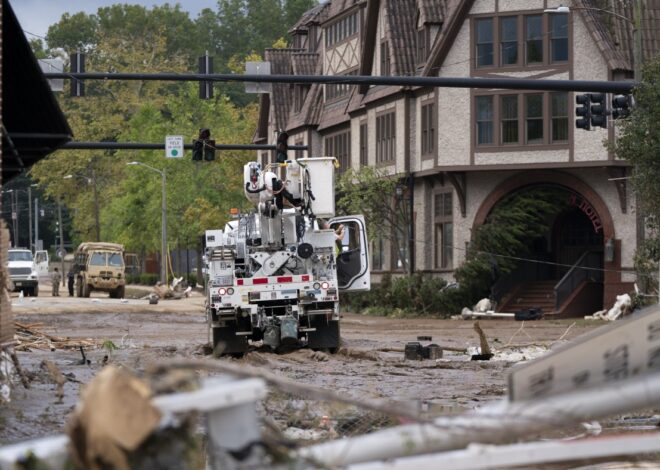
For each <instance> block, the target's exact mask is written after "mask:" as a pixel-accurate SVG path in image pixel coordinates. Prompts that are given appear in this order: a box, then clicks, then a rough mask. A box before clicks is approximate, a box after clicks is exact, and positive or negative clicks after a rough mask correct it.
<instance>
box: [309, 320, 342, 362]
mask: <svg viewBox="0 0 660 470" xmlns="http://www.w3.org/2000/svg"><path fill="white" fill-rule="evenodd" d="M311 326H312V327H313V328H316V331H310V332H309V333H308V334H307V346H308V347H310V348H312V349H314V350H320V349H327V350H328V352H330V354H335V353H336V352H337V351H338V350H339V341H340V339H339V321H337V320H327V319H326V318H325V317H323V316H321V315H319V316H316V317H312V321H311Z"/></svg>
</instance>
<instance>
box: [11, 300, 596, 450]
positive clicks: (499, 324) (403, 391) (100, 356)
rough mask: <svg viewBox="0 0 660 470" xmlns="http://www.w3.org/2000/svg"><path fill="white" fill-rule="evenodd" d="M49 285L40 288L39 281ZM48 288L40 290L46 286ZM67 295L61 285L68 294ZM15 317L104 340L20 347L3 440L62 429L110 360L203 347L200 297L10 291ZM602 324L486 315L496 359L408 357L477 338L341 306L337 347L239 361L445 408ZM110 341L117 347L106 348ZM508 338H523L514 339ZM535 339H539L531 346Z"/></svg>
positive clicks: (132, 364)
mask: <svg viewBox="0 0 660 470" xmlns="http://www.w3.org/2000/svg"><path fill="white" fill-rule="evenodd" d="M44 291H45V289H44ZM44 294H45V295H44ZM64 295H66V294H64ZM13 300H14V306H13V311H14V317H15V320H16V321H18V322H20V323H23V324H31V325H35V324H36V325H38V327H37V328H38V329H39V330H41V331H43V332H46V333H49V334H51V335H55V336H66V337H70V338H82V339H87V338H89V339H92V340H94V341H96V342H97V343H98V344H99V345H101V344H103V343H105V344H106V347H105V348H104V347H101V346H99V347H98V348H96V349H88V350H86V351H85V353H86V356H87V358H88V359H89V361H90V363H89V364H80V362H81V354H80V352H79V351H76V350H60V349H56V350H54V351H50V350H48V349H37V348H34V349H32V350H31V351H29V352H28V351H25V352H22V351H19V352H18V358H19V361H20V364H21V366H22V367H23V368H24V369H25V371H26V375H27V376H28V377H29V379H30V389H28V390H26V389H24V388H23V387H22V386H21V385H20V383H18V382H17V383H15V384H14V386H13V390H12V397H11V403H9V404H7V405H5V406H3V407H0V423H1V425H0V444H7V443H11V442H16V441H21V440H24V439H28V438H32V437H38V436H45V435H50V434H54V433H60V432H63V430H64V425H65V423H66V420H67V416H68V415H69V413H70V412H71V410H72V409H73V407H74V405H75V403H76V402H77V399H78V396H79V392H80V388H81V386H83V385H84V384H85V383H87V382H88V381H89V380H91V378H92V377H93V376H94V375H95V374H96V373H97V372H98V371H99V370H100V369H101V368H102V367H103V364H104V356H106V355H107V356H108V359H107V362H109V363H114V364H121V365H122V366H124V367H128V368H130V369H133V370H136V371H138V372H139V371H141V370H143V369H144V368H145V366H146V365H148V364H150V363H152V362H154V361H167V359H168V358H194V357H197V358H200V357H203V356H204V354H205V353H206V352H207V351H208V348H207V347H205V346H206V344H207V342H208V333H207V328H206V324H205V320H204V312H203V297H202V295H201V294H199V293H193V296H192V297H191V298H189V299H181V300H166V301H160V302H159V304H157V305H149V304H148V302H147V301H146V300H129V301H120V300H114V299H108V298H107V297H105V296H102V295H101V294H99V295H98V296H97V297H93V298H91V299H78V298H69V297H66V296H64V297H58V298H51V297H50V296H49V295H48V294H47V293H42V295H41V296H40V297H38V298H35V299H31V298H24V299H21V300H20V302H19V299H18V298H16V297H14V298H13ZM600 325H601V323H599V322H597V323H588V322H585V321H580V320H578V321H576V322H574V321H573V320H542V321H536V322H526V323H525V324H524V328H523V329H521V326H522V324H521V323H520V322H515V321H513V320H486V321H482V322H481V326H482V328H483V330H484V332H485V334H486V336H487V337H488V340H489V342H490V345H491V347H492V348H493V349H494V350H495V351H496V353H497V354H496V356H495V358H494V359H495V360H492V361H488V362H475V361H470V356H469V355H466V354H462V353H458V352H451V351H448V350H445V351H444V357H443V358H442V359H437V360H423V361H407V360H404V357H403V348H404V346H405V344H406V343H407V342H409V341H415V340H416V339H417V337H418V336H420V335H425V336H431V337H432V338H433V339H432V342H433V343H437V344H439V345H441V346H445V347H452V348H466V347H469V346H478V345H479V338H478V336H477V334H476V333H475V331H474V329H473V321H464V320H438V319H428V318H416V319H396V318H382V317H368V316H361V315H355V314H350V313H345V314H344V315H343V318H342V323H341V335H342V348H341V349H340V351H339V353H338V354H336V355H332V356H330V355H327V354H322V353H321V354H312V353H311V351H306V350H298V351H293V352H290V353H288V354H282V355H276V354H272V353H268V352H264V351H263V350H254V351H251V352H250V353H248V354H247V355H246V356H245V357H244V358H242V359H223V360H227V361H238V362H239V363H247V364H250V365H254V366H258V367H263V368H265V369H267V370H270V371H273V372H276V373H277V374H279V375H281V376H284V377H288V378H290V379H292V380H297V381H300V382H304V383H308V384H313V385H317V386H320V387H323V388H327V389H332V390H334V391H336V392H339V393H344V394H348V395H351V396H354V397H356V398H362V399H369V398H388V399H391V400H396V401H405V402H408V403H412V404H413V405H415V404H423V405H424V406H425V407H426V408H429V407H430V408H434V409H436V410H438V411H442V412H458V411H462V410H464V409H470V408H474V407H478V406H480V405H481V404H482V403H484V402H486V401H489V400H493V399H499V398H501V397H502V396H503V395H504V394H505V393H506V374H507V370H508V369H509V368H510V367H511V366H513V365H514V364H515V363H516V362H517V361H520V360H523V359H525V358H526V356H530V355H534V354H538V353H540V352H542V351H543V350H544V348H546V347H548V346H550V345H551V344H552V343H556V342H557V340H558V339H559V338H562V337H563V338H562V341H566V340H570V339H572V338H575V337H577V336H579V335H581V334H582V333H584V332H585V331H587V330H590V329H593V328H594V327H596V326H600ZM108 341H111V342H112V344H113V345H115V346H116V347H117V349H114V350H112V348H109V347H108V345H109V344H110V343H108ZM512 345H523V346H527V347H525V348H522V349H521V348H516V347H512ZM532 345H538V346H542V348H535V347H529V346H532ZM43 360H49V361H52V362H53V363H54V364H55V365H56V366H57V367H58V368H59V369H60V371H61V372H62V373H63V374H64V375H65V377H66V378H67V381H66V383H65V384H64V397H63V399H62V400H61V401H59V400H58V398H57V396H56V388H57V387H56V385H55V384H54V383H53V381H52V379H51V378H50V377H49V375H48V373H46V372H45V371H44V370H43V368H42V367H41V364H42V361H43Z"/></svg>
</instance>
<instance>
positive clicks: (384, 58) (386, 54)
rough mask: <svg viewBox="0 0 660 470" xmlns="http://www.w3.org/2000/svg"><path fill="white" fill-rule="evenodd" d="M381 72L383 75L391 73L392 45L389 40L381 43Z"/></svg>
mask: <svg viewBox="0 0 660 470" xmlns="http://www.w3.org/2000/svg"><path fill="white" fill-rule="evenodd" d="M380 74H381V75H382V76H387V75H390V47H389V46H388V45H387V41H383V42H381V43H380Z"/></svg>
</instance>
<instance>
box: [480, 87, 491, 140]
mask: <svg viewBox="0 0 660 470" xmlns="http://www.w3.org/2000/svg"><path fill="white" fill-rule="evenodd" d="M492 143H493V97H492V96H477V144H478V145H484V144H492Z"/></svg>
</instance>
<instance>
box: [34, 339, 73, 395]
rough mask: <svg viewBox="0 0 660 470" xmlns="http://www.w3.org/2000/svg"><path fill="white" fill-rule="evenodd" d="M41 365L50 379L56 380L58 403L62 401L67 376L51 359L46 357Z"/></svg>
mask: <svg viewBox="0 0 660 470" xmlns="http://www.w3.org/2000/svg"><path fill="white" fill-rule="evenodd" d="M81 349H82V348H81ZM40 367H41V369H42V370H43V371H44V372H46V373H47V374H48V376H49V377H50V379H51V380H52V381H53V382H55V385H57V392H56V396H57V403H62V400H63V399H64V384H65V383H66V377H64V375H62V372H61V371H60V369H59V368H58V367H57V366H56V365H55V363H53V362H51V361H48V360H45V359H44V360H43V361H41V366H40Z"/></svg>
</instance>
